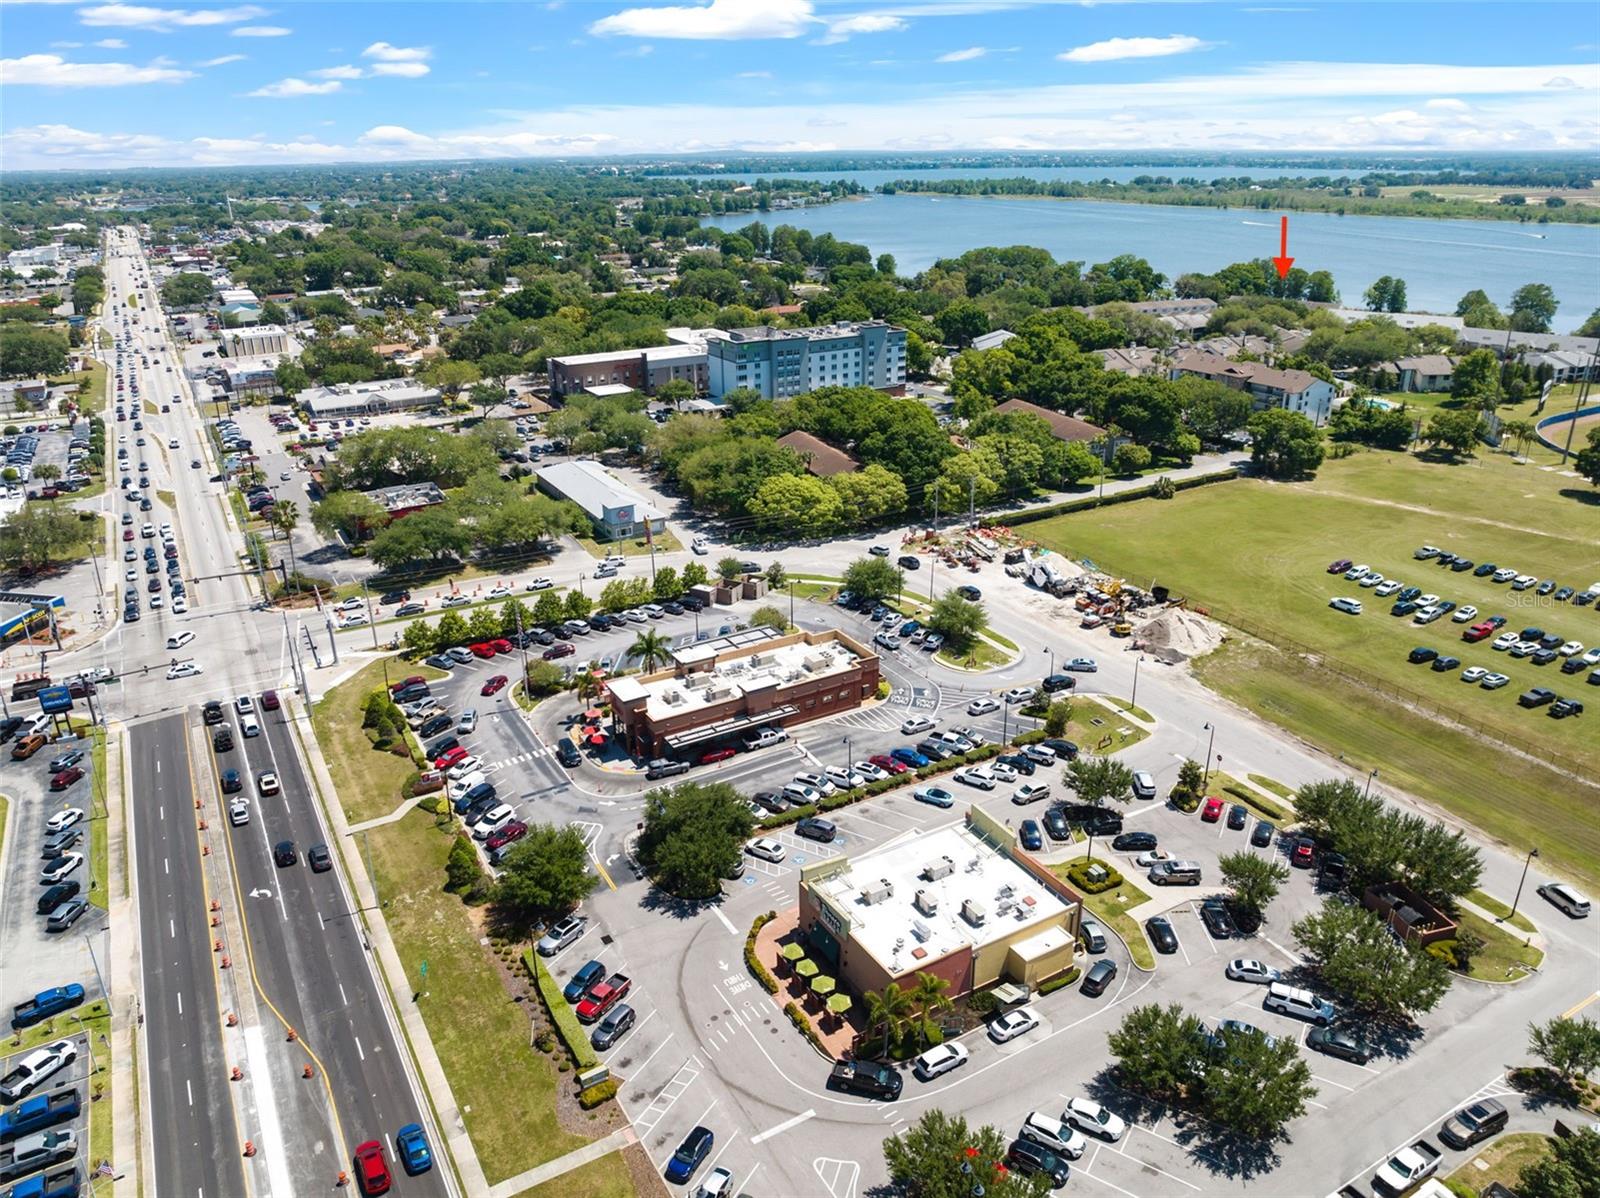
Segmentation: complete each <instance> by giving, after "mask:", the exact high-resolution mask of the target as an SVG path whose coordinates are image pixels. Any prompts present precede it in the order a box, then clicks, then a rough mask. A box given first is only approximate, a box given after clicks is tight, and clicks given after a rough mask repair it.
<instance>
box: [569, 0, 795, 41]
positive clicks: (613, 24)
mask: <svg viewBox="0 0 1600 1198" xmlns="http://www.w3.org/2000/svg"><path fill="white" fill-rule="evenodd" d="M817 20H818V18H817V17H816V16H815V15H814V14H813V12H812V6H811V0H711V3H710V4H705V5H695V6H689V5H668V6H666V7H663V8H626V9H623V10H622V11H621V12H619V13H613V14H612V15H611V16H609V17H601V18H600V20H598V21H596V22H594V23H593V24H592V25H590V26H589V32H590V33H592V34H594V35H596V36H597V37H610V36H621V37H651V38H687V39H690V40H693V41H742V40H746V39H751V38H774V37H800V36H801V35H803V34H806V33H809V32H810V31H811V29H812V27H813V26H814V25H815V24H816V23H817Z"/></svg>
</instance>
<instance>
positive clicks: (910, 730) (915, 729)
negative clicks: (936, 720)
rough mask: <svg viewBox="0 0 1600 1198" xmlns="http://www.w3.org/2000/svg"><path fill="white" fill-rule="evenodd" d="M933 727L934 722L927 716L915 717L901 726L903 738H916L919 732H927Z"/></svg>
mask: <svg viewBox="0 0 1600 1198" xmlns="http://www.w3.org/2000/svg"><path fill="white" fill-rule="evenodd" d="M932 727H933V721H932V720H930V719H929V718H928V717H927V716H925V715H914V716H912V717H911V718H910V719H909V720H907V721H906V722H905V723H903V724H901V725H900V735H901V736H915V735H916V734H917V733H919V732H926V731H927V730H928V729H929V728H932Z"/></svg>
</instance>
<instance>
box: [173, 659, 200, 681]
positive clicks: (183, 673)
mask: <svg viewBox="0 0 1600 1198" xmlns="http://www.w3.org/2000/svg"><path fill="white" fill-rule="evenodd" d="M200 672H201V670H200V664H199V663H198V662H193V661H180V662H178V663H177V664H176V665H172V666H168V667H167V681H168V682H171V681H173V680H174V679H177V678H193V677H195V676H196V675H198V674H199V673H200Z"/></svg>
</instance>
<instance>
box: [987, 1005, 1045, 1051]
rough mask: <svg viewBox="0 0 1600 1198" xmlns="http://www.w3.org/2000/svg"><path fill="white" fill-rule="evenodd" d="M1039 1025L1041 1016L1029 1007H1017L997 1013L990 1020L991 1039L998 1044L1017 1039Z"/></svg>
mask: <svg viewBox="0 0 1600 1198" xmlns="http://www.w3.org/2000/svg"><path fill="white" fill-rule="evenodd" d="M1038 1026H1039V1017H1038V1016H1037V1015H1035V1014H1034V1013H1033V1012H1032V1011H1031V1010H1029V1009H1028V1008H1027V1007H1017V1008H1015V1009H1013V1010H1010V1011H1006V1012H1004V1013H1003V1014H1000V1015H996V1016H995V1017H994V1018H993V1019H991V1020H990V1021H989V1039H991V1040H993V1041H994V1042H995V1043H996V1044H1004V1043H1006V1042H1007V1041H1009V1040H1015V1039H1016V1038H1017V1037H1018V1036H1025V1035H1027V1034H1028V1033H1029V1032H1031V1031H1033V1029H1034V1028H1036V1027H1038Z"/></svg>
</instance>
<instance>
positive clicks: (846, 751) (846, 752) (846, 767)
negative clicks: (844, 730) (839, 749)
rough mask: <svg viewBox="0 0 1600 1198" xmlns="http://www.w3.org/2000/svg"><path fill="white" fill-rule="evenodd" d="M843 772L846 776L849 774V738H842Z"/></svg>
mask: <svg viewBox="0 0 1600 1198" xmlns="http://www.w3.org/2000/svg"><path fill="white" fill-rule="evenodd" d="M844 772H845V773H846V774H848V773H849V772H850V738H849V737H848V736H847V737H845V738H844Z"/></svg>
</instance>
